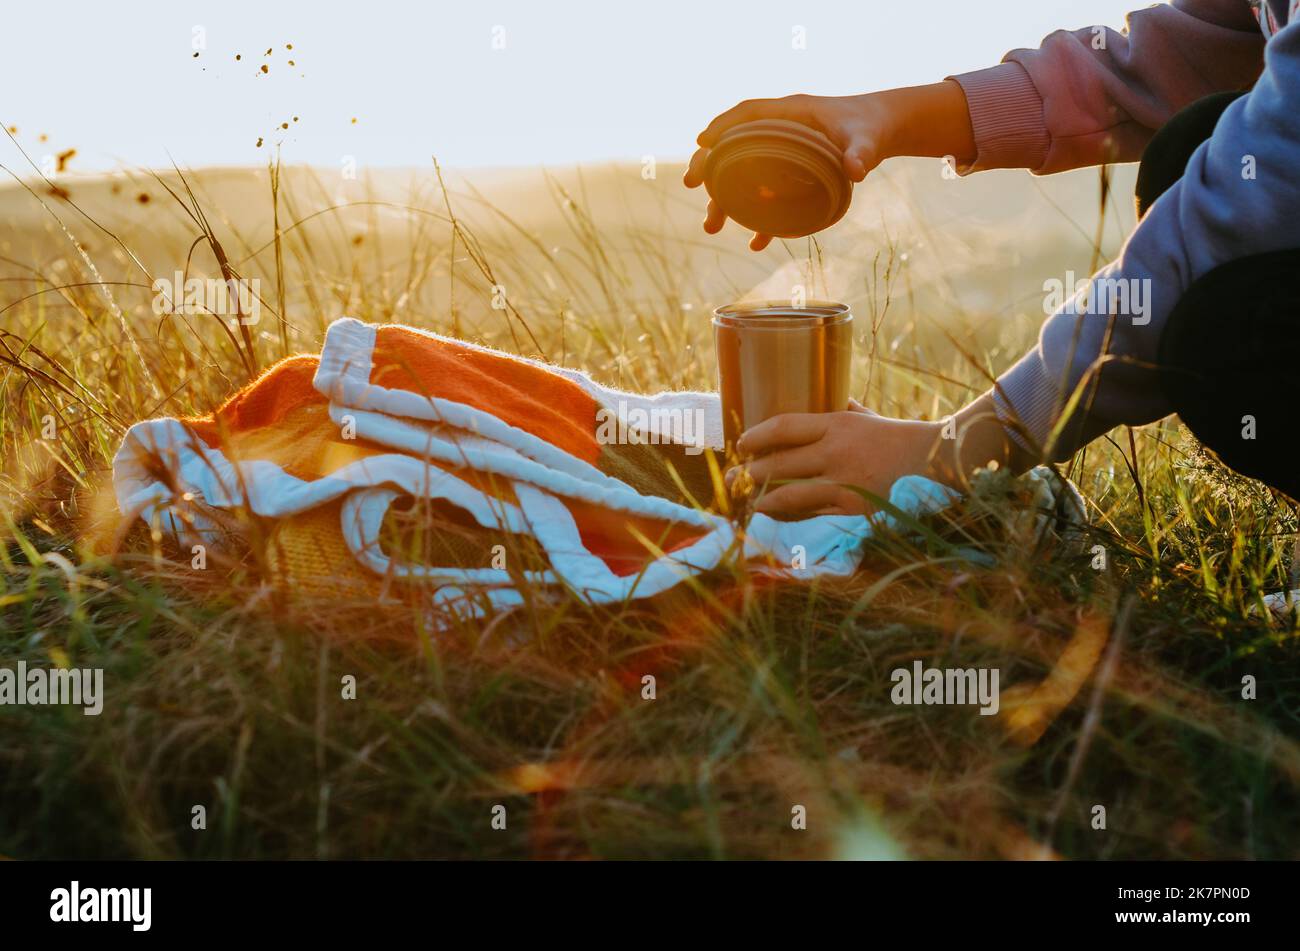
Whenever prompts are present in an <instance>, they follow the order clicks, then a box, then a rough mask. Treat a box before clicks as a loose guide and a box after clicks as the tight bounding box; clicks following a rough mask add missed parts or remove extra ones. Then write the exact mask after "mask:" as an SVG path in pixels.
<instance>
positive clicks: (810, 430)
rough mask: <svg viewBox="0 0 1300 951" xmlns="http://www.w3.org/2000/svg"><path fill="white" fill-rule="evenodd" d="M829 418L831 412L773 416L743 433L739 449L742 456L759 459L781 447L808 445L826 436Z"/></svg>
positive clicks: (737, 444)
mask: <svg viewBox="0 0 1300 951" xmlns="http://www.w3.org/2000/svg"><path fill="white" fill-rule="evenodd" d="M830 416H831V414H830V413H785V414H783V415H781V416H773V417H772V418H771V419H765V420H763V422H761V423H759V424H758V425H756V426H752V427H750V428H749V429H747V430H745V432H743V433H741V436H740V439H738V440H736V449H737V451H738V452H740V453H741V455H745V456H759V455H762V454H763V453H765V452H770V451H771V450H773V449H777V448H779V447H782V446H806V445H807V444H808V443H810V442H816V441H817V440H818V439H821V438H822V436H824V435H826V427H827V425H828V423H829V420H830Z"/></svg>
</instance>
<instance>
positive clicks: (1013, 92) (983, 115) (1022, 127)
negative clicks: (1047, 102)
mask: <svg viewBox="0 0 1300 951" xmlns="http://www.w3.org/2000/svg"><path fill="white" fill-rule="evenodd" d="M948 78H949V79H952V80H955V81H956V82H957V84H958V85H960V86H961V88H962V91H963V92H964V93H965V94H966V107H967V108H968V109H969V110H970V122H971V129H972V130H973V131H974V133H975V160H974V161H973V162H971V163H969V164H968V165H964V166H962V167H960V168H959V169H958V171H959V172H961V173H962V174H966V173H967V172H981V171H984V170H985V169H989V168H1027V169H1030V170H1034V169H1037V168H1039V167H1040V166H1041V165H1042V164H1043V163H1044V162H1045V161H1046V160H1047V152H1048V148H1049V147H1050V145H1051V141H1052V140H1051V136H1049V135H1048V133H1047V123H1046V120H1045V119H1044V117H1043V98H1042V96H1040V95H1039V94H1038V89H1037V87H1035V86H1034V81H1033V80H1032V79H1030V78H1029V73H1027V72H1026V71H1025V68H1024V67H1023V66H1021V65H1020V64H1019V63H1002V64H1000V65H998V66H992V67H990V68H988V69H980V70H976V71H975V72H973V73H962V74H961V75H959V76H949V77H948Z"/></svg>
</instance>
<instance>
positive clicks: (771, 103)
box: [695, 96, 805, 149]
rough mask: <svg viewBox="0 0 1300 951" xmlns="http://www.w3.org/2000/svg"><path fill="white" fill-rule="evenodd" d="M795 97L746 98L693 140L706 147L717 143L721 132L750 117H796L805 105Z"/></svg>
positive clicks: (747, 120)
mask: <svg viewBox="0 0 1300 951" xmlns="http://www.w3.org/2000/svg"><path fill="white" fill-rule="evenodd" d="M797 99H798V97H797V96H786V97H785V98H784V99H746V100H745V101H744V102H741V103H738V104H736V105H734V106H732V107H731V108H730V109H728V110H727V111H726V112H724V113H722V114H721V115H720V116H718V117H717V118H715V119H714V120H713V121H712V122H710V123H709V125H708V127H707V128H706V129H705V130H704V131H703V132H701V133H700V134H699V137H698V138H697V139H696V140H695V141H696V142H697V143H698V144H699V145H702V146H704V147H705V148H706V149H708V148H712V147H713V146H714V145H716V144H717V142H718V139H719V138H720V137H721V135H722V133H724V132H726V131H727V130H728V129H730V128H731V127H732V126H735V125H740V123H742V122H749V121H750V120H751V119H793V118H796V115H795V114H796V113H799V112H802V111H805V107H804V106H803V105H802V104H800V103H797V102H796V100H797Z"/></svg>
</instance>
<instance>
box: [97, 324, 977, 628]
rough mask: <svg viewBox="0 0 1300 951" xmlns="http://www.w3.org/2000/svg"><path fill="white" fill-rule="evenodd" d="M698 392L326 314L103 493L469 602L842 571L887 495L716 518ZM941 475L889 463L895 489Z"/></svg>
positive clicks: (905, 506)
mask: <svg viewBox="0 0 1300 951" xmlns="http://www.w3.org/2000/svg"><path fill="white" fill-rule="evenodd" d="M721 446H722V419H721V412H720V409H719V404H718V397H717V394H713V393H693V392H666V393H660V394H655V395H643V394H635V393H628V392H623V391H620V390H615V389H610V388H608V387H605V386H601V385H599V384H597V383H596V382H595V381H593V380H592V379H591V378H590V377H588V376H586V375H585V374H583V373H580V372H577V371H574V370H568V369H561V368H558V367H554V366H549V365H546V364H543V363H539V362H536V361H532V360H528V359H524V358H521V357H516V356H512V355H509V354H506V353H502V352H500V351H496V350H491V349H487V348H484V347H479V346H475V345H473V344H469V343H466V342H464V341H461V340H455V339H451V338H448V337H443V336H439V335H437V334H433V333H427V332H424V331H421V330H416V329H413V328H410V327H404V326H398V325H381V326H375V325H369V324H365V323H362V322H360V321H357V320H353V319H351V318H343V319H340V320H337V321H335V322H334V323H333V324H332V325H331V326H330V327H329V330H328V332H327V334H326V338H325V345H324V347H323V349H322V351H321V353H320V355H319V357H317V356H296V357H290V358H287V359H285V360H283V361H281V362H280V363H278V364H276V365H274V366H273V367H271V368H270V369H268V370H267V371H266V372H265V373H263V374H262V375H261V376H260V377H259V378H258V379H256V380H255V381H253V382H252V383H250V384H248V385H247V386H246V387H244V388H243V389H242V390H240V391H239V392H238V393H236V394H235V395H234V396H232V397H231V398H230V399H229V400H227V401H226V402H225V403H224V404H223V405H222V406H220V407H219V408H217V409H216V410H215V411H214V412H212V413H211V414H209V415H206V416H202V417H196V418H181V419H177V418H166V419H151V420H147V421H144V422H140V423H137V424H136V425H135V426H133V427H132V428H131V429H130V430H129V431H128V433H127V434H126V437H125V439H124V440H123V443H122V446H121V448H120V449H119V451H118V453H117V455H116V457H115V459H114V463H113V480H114V488H115V491H116V495H117V500H118V505H119V507H120V508H121V510H122V512H123V513H124V514H126V515H128V516H129V517H136V516H138V517H140V518H142V519H144V520H146V521H147V522H149V523H150V524H152V525H156V526H157V527H159V528H160V529H161V530H163V531H164V532H167V533H169V534H171V535H172V536H173V537H174V538H175V539H176V540H177V541H178V542H179V543H180V544H182V545H183V546H186V547H187V548H188V547H193V546H198V545H204V546H211V545H218V546H219V545H220V544H222V538H223V535H224V528H223V526H227V525H229V524H230V523H231V522H232V521H233V520H232V518H231V517H230V516H231V515H233V514H234V513H236V512H243V513H246V514H251V515H252V516H254V517H255V518H256V519H257V521H258V523H259V524H261V525H264V526H266V528H267V537H268V539H269V540H268V542H267V545H266V550H267V551H268V553H269V556H268V557H269V560H270V562H271V566H272V568H273V570H274V571H276V572H277V573H278V574H280V575H281V576H282V577H284V578H285V579H287V580H288V581H289V582H290V583H292V584H296V585H300V586H304V587H310V588H314V589H322V590H334V589H338V588H341V587H346V586H353V587H359V588H360V589H361V590H363V591H364V590H373V591H381V590H392V589H393V587H394V586H399V585H402V584H403V583H407V582H411V581H414V580H418V581H421V582H424V583H425V584H424V585H423V586H422V588H423V590H430V591H432V592H433V594H432V597H433V598H434V599H435V601H438V602H443V603H447V604H459V605H462V606H466V605H468V606H470V610H472V611H482V610H486V609H488V608H490V607H505V606H509V605H513V604H517V603H519V602H520V601H521V599H522V596H521V589H522V587H523V586H525V585H546V586H564V587H567V588H568V589H570V590H571V591H573V592H574V593H576V594H577V595H578V596H580V597H582V598H584V599H586V600H588V601H589V602H591V603H610V602H618V601H623V600H625V599H629V598H645V597H650V596H653V595H655V594H658V593H660V592H662V591H664V590H666V589H668V588H671V587H672V586H674V585H676V584H678V583H679V582H681V581H682V580H683V579H685V578H688V577H691V576H694V575H698V574H700V573H702V572H707V571H709V570H711V569H714V568H717V567H719V566H720V565H722V564H723V563H724V562H725V563H744V564H746V565H748V566H750V567H752V568H753V569H754V570H758V571H764V572H775V573H778V574H783V575H789V576H790V577H791V578H796V577H799V578H811V577H816V576H818V575H828V574H830V575H847V574H849V573H851V572H852V571H853V570H854V569H855V567H856V566H857V564H858V562H859V560H860V557H861V551H862V546H863V543H864V541H865V540H866V539H867V538H868V537H869V536H870V534H871V533H872V531H873V529H874V528H875V526H876V525H877V524H879V523H880V522H882V521H883V522H890V521H892V516H891V515H890V514H889V513H887V512H878V513H877V514H876V515H875V516H873V517H871V518H868V517H865V516H853V517H850V516H819V517H816V518H810V519H806V520H803V521H793V522H791V521H778V520H775V519H772V518H769V517H768V516H766V515H762V514H755V515H753V516H752V517H751V518H750V519H749V520H748V522H747V524H746V525H745V527H744V529H743V530H741V529H740V528H739V527H738V525H737V523H736V522H735V521H734V520H733V519H732V518H730V517H728V516H727V514H725V512H726V504H727V503H726V499H725V491H723V490H722V488H721V481H720V478H719V471H718V461H717V459H718V457H717V456H716V455H715V453H714V452H713V450H719V449H720V448H721ZM952 495H953V493H952V492H951V490H948V489H945V488H942V487H940V486H938V485H937V484H935V483H933V482H930V481H929V480H926V479H922V478H920V477H909V478H906V479H902V480H899V482H898V483H897V484H896V485H895V486H894V488H893V491H892V493H891V498H890V501H891V503H892V505H893V506H894V507H896V508H897V509H899V510H902V511H904V512H907V513H908V514H909V515H915V514H922V513H924V512H929V511H934V510H937V509H939V508H941V507H943V506H944V505H946V504H948V503H949V502H950V501H951V499H952Z"/></svg>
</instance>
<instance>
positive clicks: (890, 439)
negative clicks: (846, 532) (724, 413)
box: [726, 404, 941, 516]
mask: <svg viewBox="0 0 1300 951" xmlns="http://www.w3.org/2000/svg"><path fill="white" fill-rule="evenodd" d="M940 437H941V433H940V424H936V423H929V422H916V421H912V420H905V419H889V418H887V417H884V416H877V415H876V414H875V413H872V412H870V411H869V410H865V409H863V408H862V407H860V406H857V405H856V404H855V405H854V406H853V408H851V409H849V410H847V411H845V412H842V413H787V414H785V415H783V416H774V417H772V418H771V419H768V420H764V421H763V422H761V423H759V424H758V425H757V426H754V427H752V428H751V429H749V430H747V431H746V432H745V433H744V434H743V435H742V436H741V437H740V441H739V442H738V443H737V445H736V450H737V452H739V453H740V454H741V456H742V457H750V456H752V457H756V458H753V459H752V460H751V461H749V462H747V463H745V464H744V465H743V466H737V467H735V468H733V469H730V470H728V471H727V475H726V481H727V485H728V487H732V486H733V485H734V484H735V482H736V480H737V479H742V480H744V481H743V482H742V484H749V485H752V491H754V492H755V493H758V494H759V497H758V501H757V503H756V504H755V506H754V509H755V511H758V512H763V513H765V514H767V515H785V516H794V515H800V516H811V515H861V514H863V513H864V512H868V511H870V510H871V508H872V506H871V504H870V503H869V502H868V500H867V499H865V498H863V496H861V495H860V494H858V493H857V492H854V491H853V489H852V488H850V486H856V487H858V488H861V489H865V490H866V491H868V492H870V493H872V494H873V495H877V496H880V497H883V498H887V497H888V496H889V489H890V487H891V486H892V485H893V484H894V481H895V480H896V479H898V478H899V477H900V476H904V475H911V474H921V475H930V476H932V477H933V476H934V475H935V472H936V470H935V467H934V465H933V462H932V458H931V457H932V456H933V455H934V450H935V448H936V446H937V445H938V443H939V439H940ZM751 480H752V481H751Z"/></svg>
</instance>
